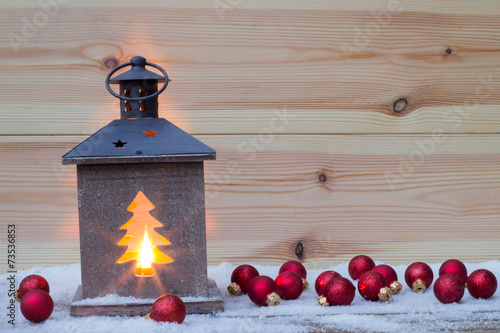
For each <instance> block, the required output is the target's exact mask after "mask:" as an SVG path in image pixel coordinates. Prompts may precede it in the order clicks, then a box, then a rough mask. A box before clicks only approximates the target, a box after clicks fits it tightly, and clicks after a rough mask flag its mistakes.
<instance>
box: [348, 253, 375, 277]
mask: <svg viewBox="0 0 500 333" xmlns="http://www.w3.org/2000/svg"><path fill="white" fill-rule="evenodd" d="M373 267H375V262H374V261H373V260H372V258H370V257H368V256H365V255H359V256H356V257H354V258H352V259H351V261H350V262H349V266H348V267H347V269H348V271H349V275H350V276H351V278H352V279H353V280H357V279H359V277H360V276H361V275H363V273H366V272H368V271H369V270H371V269H372V268H373Z"/></svg>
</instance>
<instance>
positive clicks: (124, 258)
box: [62, 56, 224, 316]
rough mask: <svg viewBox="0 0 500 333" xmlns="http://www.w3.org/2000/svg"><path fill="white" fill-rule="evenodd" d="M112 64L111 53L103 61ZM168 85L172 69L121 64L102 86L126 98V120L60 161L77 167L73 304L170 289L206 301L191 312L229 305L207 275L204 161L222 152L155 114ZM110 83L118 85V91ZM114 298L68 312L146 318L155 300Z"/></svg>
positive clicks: (136, 60) (150, 295)
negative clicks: (78, 280) (78, 275)
mask: <svg viewBox="0 0 500 333" xmlns="http://www.w3.org/2000/svg"><path fill="white" fill-rule="evenodd" d="M115 61H116V63H115ZM115 65H117V60H116V59H115V58H113V57H111V58H108V59H106V60H105V61H104V66H106V67H107V66H115ZM127 66H130V67H131V68H130V69H129V70H128V71H126V72H123V73H121V74H119V75H116V76H113V75H114V73H115V72H116V71H118V70H120V69H122V68H124V67H127ZM147 66H149V67H153V68H156V69H157V70H158V71H159V72H160V73H161V75H160V74H158V73H155V72H152V71H150V70H149V69H147V68H146V67H147ZM168 82H169V79H168V75H167V73H166V72H165V70H164V69H163V68H161V67H160V66H158V65H156V64H153V63H149V62H147V61H146V59H145V58H143V57H139V56H138V57H133V58H132V59H131V60H130V62H128V63H126V64H123V65H119V66H117V67H116V68H114V69H113V70H112V71H111V72H110V73H109V74H108V76H107V78H106V81H105V83H106V88H107V89H108V91H109V92H110V93H111V94H112V95H113V96H115V97H117V98H119V99H120V104H119V105H120V119H116V120H113V121H112V122H110V123H109V124H108V125H106V126H105V127H103V128H102V129H101V130H100V131H98V132H97V133H96V134H94V135H93V136H91V137H90V138H88V139H87V140H85V141H83V142H82V143H81V144H79V145H78V146H77V147H75V148H74V149H72V150H71V151H69V152H68V153H67V154H65V155H64V156H63V158H62V162H63V164H76V165H77V179H78V182H77V186H78V209H79V224H80V228H79V230H80V251H81V272H82V285H81V286H80V287H79V289H78V290H77V292H76V295H75V298H74V300H75V301H78V300H80V299H90V300H91V299H93V298H98V297H103V296H105V295H108V294H116V295H118V296H124V297H128V296H132V297H135V298H140V299H156V298H158V297H159V296H161V295H163V294H166V293H167V294H175V295H177V296H179V297H197V298H200V300H198V301H196V302H194V303H193V302H191V303H190V304H188V303H189V301H187V302H186V305H187V308H188V313H211V312H214V311H215V312H216V311H223V309H224V306H223V301H222V297H221V295H220V292H219V291H218V288H217V286H216V285H215V282H214V281H213V280H210V279H208V277H207V259H206V258H207V248H206V231H205V230H206V225H205V188H204V166H203V163H204V161H206V160H214V159H215V151H214V150H213V149H212V148H210V147H208V146H207V145H205V144H204V143H202V142H200V141H199V140H197V139H195V138H194V137H192V136H191V135H189V134H188V133H186V132H184V131H183V130H181V129H180V128H179V127H177V126H175V125H174V124H172V123H171V122H169V121H168V120H166V119H164V118H159V117H158V95H159V94H160V93H162V92H163V91H164V90H165V89H166V87H167V84H168ZM110 84H117V85H118V87H119V88H118V90H117V92H115V91H114V90H112V89H111V87H110ZM160 84H161V86H160ZM157 133H160V134H161V135H156V136H155V134H157ZM96 142H103V144H98V145H97V144H95V143H96ZM186 230H189V232H186ZM204 297H205V298H207V299H206V300H205V301H204V300H203V298H204ZM117 302H118V303H119V304H111V305H109V306H108V305H107V306H106V307H100V306H98V305H92V302H90V303H87V304H86V305H82V304H78V303H73V304H72V305H71V307H70V314H71V315H73V316H90V315H133V314H134V315H146V314H147V313H148V312H149V311H150V310H151V306H152V302H151V303H148V302H149V301H144V302H142V303H141V304H140V305H139V304H133V305H131V304H129V303H127V301H126V299H125V300H122V301H120V300H118V301H117Z"/></svg>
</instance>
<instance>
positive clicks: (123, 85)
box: [62, 56, 215, 164]
mask: <svg viewBox="0 0 500 333" xmlns="http://www.w3.org/2000/svg"><path fill="white" fill-rule="evenodd" d="M125 66H132V68H131V69H130V70H129V71H127V72H125V73H122V74H120V75H118V76H115V77H114V78H112V79H111V77H112V75H113V74H114V73H115V72H116V71H118V70H120V69H121V68H123V67H125ZM145 66H152V67H155V68H156V69H158V70H159V71H160V72H162V74H163V76H161V75H158V74H155V73H153V72H151V71H149V70H147V69H146V67H145ZM168 81H170V80H169V79H168V75H167V73H166V72H165V70H164V69H163V68H161V67H160V66H158V65H155V64H152V63H149V62H147V61H146V59H145V58H143V57H140V56H137V57H133V58H132V59H131V60H130V62H128V63H126V64H122V65H120V66H118V67H116V68H115V69H113V70H112V71H111V72H110V73H109V74H108V76H107V78H106V88H107V89H108V91H109V92H110V93H111V94H112V95H113V96H115V97H117V98H119V99H120V110H121V119H117V120H114V121H112V122H111V123H109V124H108V125H106V126H104V127H103V128H101V129H100V130H99V131H98V132H96V133H95V134H93V135H92V136H91V137H90V138H88V139H87V140H85V141H83V142H82V143H80V144H79V145H78V146H76V147H75V148H73V149H72V150H71V151H69V152H68V153H67V154H65V155H64V156H63V159H62V161H63V164H112V163H148V162H201V161H204V160H214V159H215V151H214V150H213V149H212V148H210V147H208V146H207V145H205V144H204V143H202V142H201V141H199V140H197V139H195V138H194V137H192V136H191V135H189V134H188V133H186V132H184V131H183V130H182V129H180V128H179V127H177V126H175V125H174V124H172V123H171V122H169V121H168V120H166V119H163V118H158V95H159V94H160V93H161V92H162V91H163V90H165V88H166V87H167V84H168ZM158 82H163V86H162V87H161V88H160V89H158ZM110 83H119V84H120V94H117V93H116V92H114V91H113V90H112V89H111V88H110V86H109V84H110Z"/></svg>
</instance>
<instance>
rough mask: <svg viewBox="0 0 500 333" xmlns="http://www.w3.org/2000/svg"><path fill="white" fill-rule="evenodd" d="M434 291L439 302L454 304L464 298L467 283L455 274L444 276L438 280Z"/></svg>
mask: <svg viewBox="0 0 500 333" xmlns="http://www.w3.org/2000/svg"><path fill="white" fill-rule="evenodd" d="M433 289H434V295H435V296H436V298H437V299H438V301H440V302H441V303H445V304H446V303H454V302H458V301H460V300H461V299H462V297H463V296H464V291H465V283H464V282H463V281H462V279H460V278H459V277H458V276H456V275H455V274H443V275H441V276H440V277H438V278H437V279H436V282H435V283H434V288H433Z"/></svg>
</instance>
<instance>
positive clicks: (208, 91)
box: [0, 0, 500, 135]
mask: <svg viewBox="0 0 500 333" xmlns="http://www.w3.org/2000/svg"><path fill="white" fill-rule="evenodd" d="M217 3H222V4H225V5H226V6H222V7H219V6H218V5H216V4H217ZM230 3H231V4H230ZM391 3H392V2H390V1H389V2H388V1H381V0H379V1H365V0H358V1H347V0H344V1H338V2H337V1H335V2H330V1H312V2H307V3H304V2H301V1H289V2H288V1H286V2H285V1H270V2H267V1H248V0H245V1H232V2H229V1H226V0H221V1H219V2H217V1H209V0H207V1H192V2H191V1H190V2H189V4H187V3H184V2H182V1H173V2H167V3H165V2H154V1H148V2H145V3H142V2H141V3H140V4H139V3H137V2H131V1H128V2H116V1H89V2H78V1H71V2H69V3H67V4H64V5H61V6H60V7H59V8H58V9H57V13H55V14H54V15H52V16H49V17H48V18H47V22H46V23H43V24H42V23H40V24H39V26H38V27H37V30H36V32H35V33H33V34H34V35H33V38H25V37H23V36H24V35H23V32H24V30H23V29H27V28H26V22H30V21H33V20H34V17H35V15H36V14H37V13H38V12H39V11H40V10H41V8H40V7H39V5H38V2H37V1H34V0H33V1H24V2H22V4H21V3H20V4H17V3H9V4H5V5H4V4H2V14H3V16H2V22H1V23H0V30H1V31H2V32H3V33H2V34H1V35H0V46H1V48H2V54H1V60H2V61H1V62H0V73H1V76H0V89H1V91H2V103H1V105H0V114H1V117H2V122H1V124H0V126H1V127H0V129H1V133H2V134H8V135H34V134H41V135H62V134H73V135H74V134H82V135H88V134H91V133H93V132H95V131H96V130H98V129H99V128H100V127H102V125H103V124H105V123H107V122H109V121H110V120H112V119H114V118H116V117H117V115H118V114H117V111H116V110H117V105H118V104H117V101H116V100H115V99H114V98H113V97H112V96H110V95H109V94H107V92H106V91H105V90H104V85H103V80H104V78H105V76H106V74H107V73H108V72H109V70H110V69H111V68H113V66H114V65H116V64H118V63H123V62H126V61H128V59H129V58H130V57H131V56H134V55H136V54H142V55H144V56H146V57H147V58H148V60H150V61H153V62H156V63H158V64H159V65H161V66H163V67H164V68H165V69H166V70H167V72H168V73H169V75H170V77H171V78H172V80H173V81H172V82H171V84H170V86H169V88H168V89H167V92H166V93H165V94H163V95H162V97H161V98H160V103H161V106H160V107H161V111H160V114H162V115H163V116H166V117H168V119H169V120H171V121H172V122H174V123H176V124H177V125H179V126H181V127H182V128H184V129H186V130H187V131H189V132H190V133H193V134H241V133H246V134H252V133H259V131H261V130H263V129H265V128H267V127H269V124H270V123H271V122H272V121H273V119H274V117H275V113H276V112H281V111H282V110H286V111H287V115H288V116H289V117H288V118H287V119H288V123H287V126H285V127H284V128H283V129H281V130H280V132H281V133H287V134H295V133H305V134H334V133H345V134H353V133H365V134H366V133H380V134H384V133H394V134H401V133H403V134H409V133H432V131H433V130H434V129H436V128H440V129H442V130H443V131H445V132H446V133H489V134H491V133H499V132H500V113H499V112H498V111H497V110H498V107H499V106H500V57H499V54H500V2H498V1H494V0H481V1H476V2H474V4H468V3H460V4H457V3H456V2H455V1H439V2H434V3H432V4H430V3H428V2H427V1H401V2H397V3H399V6H396V7H394V8H393V7H392V6H391V5H390V4H391ZM128 17H130V18H133V20H132V19H130V20H129V19H124V18H128ZM143 22H148V24H145V23H143ZM25 34H26V33H25ZM26 35H27V34H26ZM16 36H17V37H16ZM21 37H23V38H22V42H21V43H20V44H19V45H17V46H16V48H13V45H16V44H15V43H14V44H13V42H12V40H14V41H19V40H20V39H19V38H21ZM16 49H17V52H16ZM20 73H22V74H21V75H20ZM402 98H404V99H406V100H407V101H408V105H407V107H406V108H405V109H404V110H403V112H401V113H394V112H393V111H392V106H393V104H394V103H395V102H396V101H397V100H399V99H402Z"/></svg>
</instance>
